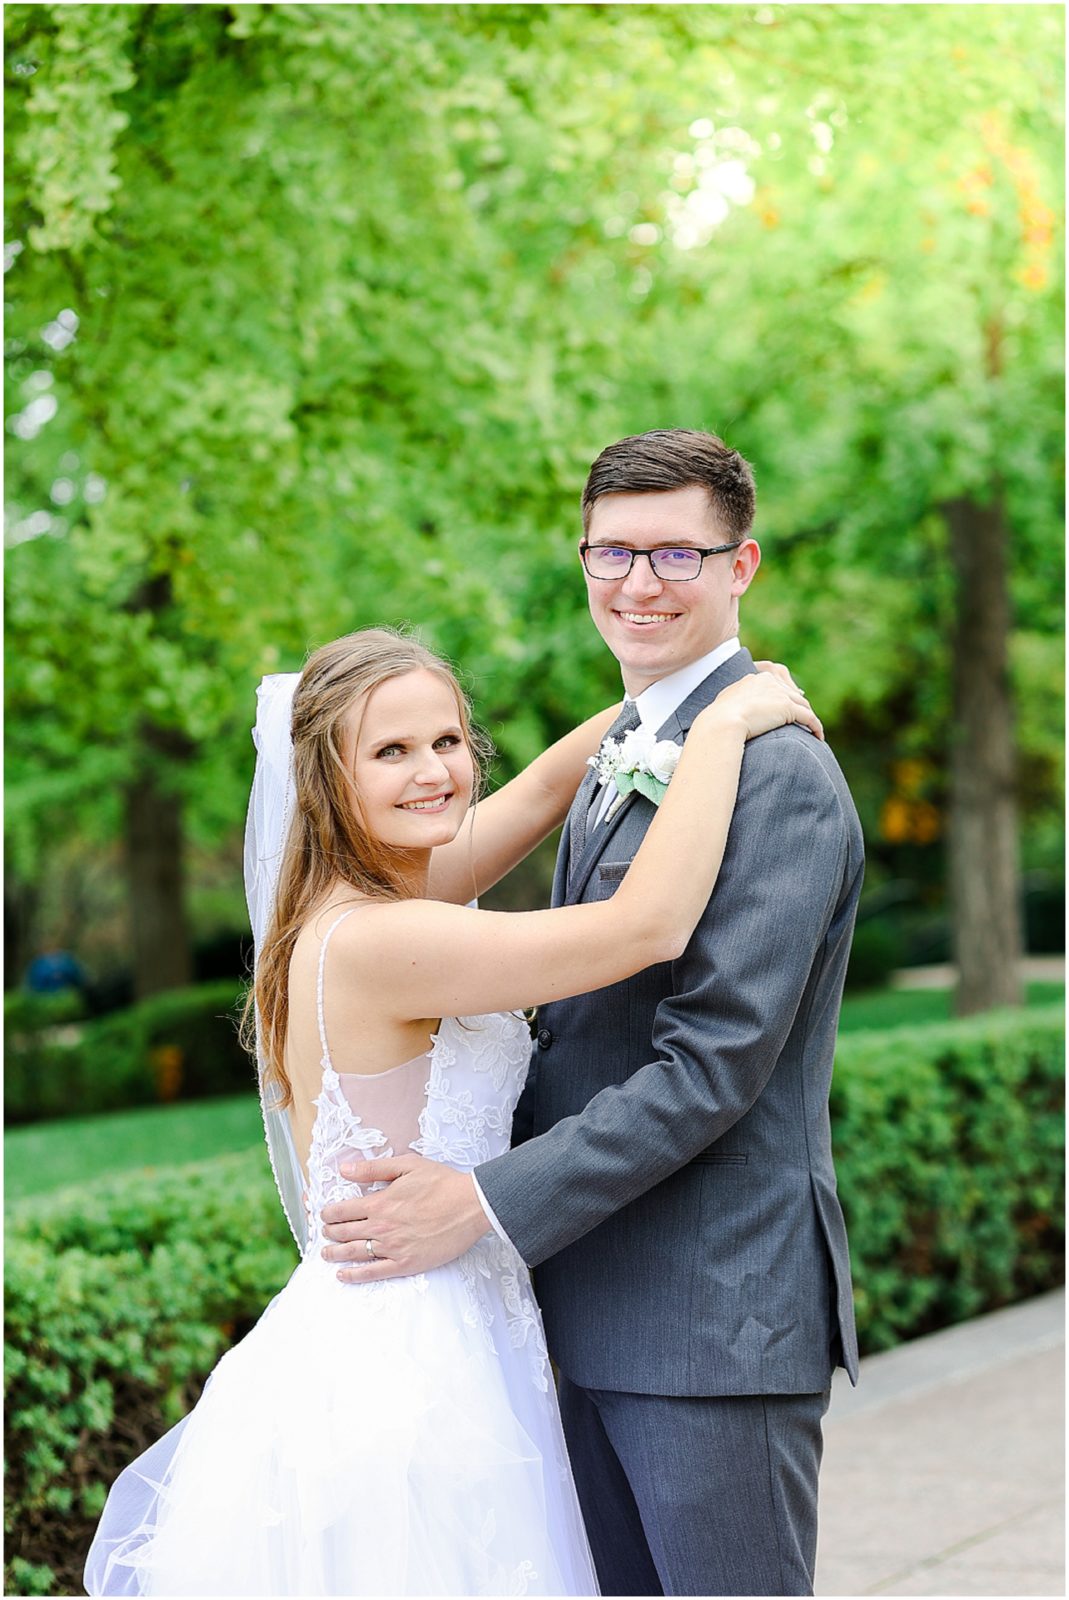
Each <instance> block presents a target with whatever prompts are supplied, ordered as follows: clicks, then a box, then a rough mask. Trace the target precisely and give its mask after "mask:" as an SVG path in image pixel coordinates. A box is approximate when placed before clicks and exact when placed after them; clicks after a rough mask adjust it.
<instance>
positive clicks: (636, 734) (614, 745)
mask: <svg viewBox="0 0 1069 1600" xmlns="http://www.w3.org/2000/svg"><path fill="white" fill-rule="evenodd" d="M682 754H683V752H682V750H681V748H680V746H679V745H678V744H673V742H672V740H671V739H658V738H657V736H656V735H655V734H653V733H651V732H650V730H649V729H648V728H633V729H632V730H631V732H630V733H625V734H624V736H623V738H622V739H606V740H605V742H604V743H603V744H602V746H601V749H600V750H599V751H598V753H597V755H596V756H591V757H590V760H589V762H588V763H587V765H588V766H591V767H593V768H594V770H595V772H596V773H597V775H598V777H599V778H600V779H601V781H602V783H614V784H615V785H616V797H615V799H614V800H613V802H612V805H611V806H610V807H609V809H608V811H607V812H606V813H605V820H606V822H608V820H609V818H610V817H611V816H612V815H613V814H614V812H616V811H617V810H618V809H619V807H620V806H622V805H623V803H624V799H625V797H626V796H627V795H629V794H630V793H631V791H632V790H633V789H637V790H638V792H639V794H640V795H643V796H644V797H645V799H647V800H649V801H650V802H651V803H652V804H653V805H655V806H659V805H660V803H661V801H662V800H663V799H664V794H665V790H666V789H667V788H668V784H669V781H670V780H671V777H672V774H673V772H674V771H675V770H676V767H677V766H678V765H679V758H680V756H681V755H682Z"/></svg>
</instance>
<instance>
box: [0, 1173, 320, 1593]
mask: <svg viewBox="0 0 1069 1600" xmlns="http://www.w3.org/2000/svg"><path fill="white" fill-rule="evenodd" d="M296 1259H297V1255H296V1250H295V1248H294V1245H293V1240H292V1239H291V1238H290V1234H289V1230H288V1228H287V1226H286V1223H285V1220H284V1219H283V1217H282V1213H281V1210H280V1208H279V1205H278V1198H277V1196H276V1194H275V1190H274V1185H273V1183H272V1181H271V1177H270V1174H269V1172H268V1170H267V1161H266V1156H264V1155H262V1154H261V1153H260V1152H259V1151H251V1152H249V1153H247V1154H243V1155H237V1156H219V1157H216V1158H215V1159H214V1160H212V1161H206V1162H202V1163H199V1164H197V1165H194V1166H187V1167H174V1168H170V1169H163V1170H162V1171H161V1172H160V1173H158V1174H156V1175H154V1176H152V1177H146V1176H143V1175H141V1174H138V1175H136V1176H133V1177H125V1178H114V1179H109V1180H105V1181H103V1182H99V1183H95V1184H93V1185H92V1186H90V1187H88V1188H86V1189H83V1190H60V1191H58V1192H57V1193H56V1194H54V1195H52V1196H49V1197H48V1199H47V1201H45V1202H43V1201H41V1200H39V1199H34V1200H30V1201H25V1202H23V1203H22V1204H21V1205H20V1206H18V1207H16V1208H13V1210H12V1212H11V1214H10V1216H9V1225H8V1234H7V1249H6V1251H5V1260H4V1276H5V1289H6V1305H5V1362H4V1367H5V1375H4V1381H5V1396H6V1412H7V1417H6V1424H7V1462H8V1470H7V1476H6V1489H5V1527H6V1529H7V1559H8V1562H9V1564H10V1565H9V1568H8V1572H7V1582H6V1584H5V1592H6V1593H16V1594H48V1593H56V1594H80V1593H81V1592H82V1586H81V1567H82V1563H83V1562H84V1559H85V1550H86V1547H87V1545H88V1541H89V1537H90V1535H91V1533H92V1529H93V1526H94V1525H95V1521H96V1518H97V1516H98V1515H99V1512H100V1509H101V1507H102V1505H103V1503H104V1495H105V1486H106V1485H107V1484H108V1483H109V1482H110V1481H111V1479H112V1478H114V1477H115V1475H116V1473H117V1472H118V1471H119V1469H120V1468H121V1467H122V1466H124V1465H125V1463H126V1462H127V1461H129V1460H130V1459H131V1458H132V1457H133V1456H134V1455H136V1454H137V1453H139V1451H141V1450H143V1449H145V1448H146V1447H147V1446H148V1445H149V1444H150V1443H151V1442H152V1440H153V1439H155V1438H157V1437H158V1436H159V1435H160V1434H161V1433H163V1432H165V1431H166V1429H167V1428H169V1427H170V1426H171V1425H172V1424H173V1423H174V1422H176V1421H177V1420H178V1418H179V1417H181V1416H182V1415H183V1414H184V1413H185V1412H186V1411H187V1410H188V1409H189V1407H190V1405H191V1404H192V1402H193V1401H194V1399H195V1398H196V1396H197V1394H198V1393H199V1391H200V1386H201V1383H202V1382H203V1379H204V1377H205V1375H206V1374H207V1373H208V1371H209V1370H210V1369H211V1367H212V1366H213V1365H214V1363H215V1362H216V1360H217V1359H218V1358H219V1356H220V1355H221V1354H222V1352H223V1350H224V1349H226V1347H227V1346H228V1345H229V1344H230V1343H231V1341H232V1340H233V1339H234V1338H236V1337H239V1336H240V1334H241V1333H243V1332H244V1331H245V1329H246V1328H247V1327H248V1326H249V1325H250V1324H251V1323H252V1321H254V1320H255V1318H256V1317H257V1316H258V1315H259V1314H260V1312H261V1311H262V1309H263V1307H264V1305H265V1304H266V1303H267V1301H268V1300H269V1299H270V1298H271V1296H272V1295H273V1294H274V1293H275V1292H276V1291H277V1290H278V1289H279V1288H280V1287H281V1285H282V1284H283V1283H284V1282H285V1281H286V1278H287V1277H288V1276H289V1273H290V1272H291V1271H292V1269H293V1267H294V1265H295V1264H296Z"/></svg>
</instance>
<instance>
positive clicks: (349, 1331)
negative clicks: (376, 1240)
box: [85, 1240, 597, 1595]
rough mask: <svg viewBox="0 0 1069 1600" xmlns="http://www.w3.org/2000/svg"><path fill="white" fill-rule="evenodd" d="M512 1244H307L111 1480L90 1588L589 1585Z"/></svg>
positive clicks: (548, 1388) (242, 1590)
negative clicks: (368, 1272)
mask: <svg viewBox="0 0 1069 1600" xmlns="http://www.w3.org/2000/svg"><path fill="white" fill-rule="evenodd" d="M503 1249H504V1247H503V1246H502V1245H501V1243H500V1241H497V1240H485V1241H480V1244H478V1245H476V1246H475V1247H474V1249H473V1250H471V1251H469V1252H468V1253H467V1255H466V1256H464V1257H462V1258H461V1259H460V1261H459V1262H453V1263H451V1264H450V1265H449V1266H446V1267H441V1268H439V1269H437V1270H436V1271H434V1272H430V1273H427V1274H425V1275H424V1276H422V1277H420V1278H413V1279H397V1280H391V1281H388V1282H384V1283H379V1284H359V1285H345V1284H341V1283H339V1282H338V1280H337V1278H336V1277H335V1270H336V1269H334V1268H333V1267H331V1266H330V1265H329V1264H328V1263H326V1262H323V1261H322V1260H320V1259H319V1258H318V1257H317V1258H315V1259H313V1258H311V1257H309V1258H306V1260H305V1261H303V1262H302V1263H301V1265H300V1266H299V1267H298V1268H297V1269H296V1271H295V1272H294V1274H293V1277H292V1278H291V1279H290V1281H289V1283H288V1284H287V1286H286V1288H285V1289H284V1290H283V1291H282V1293H281V1294H280V1295H279V1296H278V1297H277V1298H276V1299H275V1300H273V1301H272V1302H271V1304H270V1305H269V1306H268V1308H267V1310H266V1311H265V1312H264V1314H263V1316H262V1317H261V1318H260V1321H259V1322H258V1323H257V1325H256V1327H255V1328H254V1329H253V1330H252V1332H251V1333H250V1334H249V1335H248V1336H247V1337H246V1338H245V1339H243V1340H242V1341H241V1343H240V1344H238V1345H236V1346H235V1347H234V1348H233V1349H232V1350H230V1351H228V1352H227V1354H226V1355H224V1356H223V1358H222V1360H221V1361H220V1362H219V1363H218V1365H217V1366H216V1368H215V1370H214V1372H213V1373H212V1375H211V1377H210V1378H209V1380H208V1383H207V1385H206V1387H205V1390H204V1393H203V1395H202V1396H201V1399H200V1401H199V1402H198V1404H197V1405H196V1407H195V1408H194V1409H193V1411H192V1412H191V1413H190V1415H189V1416H188V1417H186V1418H185V1419H184V1420H183V1421H182V1422H181V1423H179V1424H178V1426H177V1427H176V1428H173V1429H172V1430H171V1431H170V1433H168V1434H166V1435H164V1437H163V1438H162V1439H159V1440H158V1441H157V1442H156V1444H155V1445H154V1446H153V1447H152V1448H151V1449H150V1450H148V1451H146V1452H145V1454H144V1455H142V1456H141V1457H139V1458H138V1460H137V1461H135V1462H134V1463H133V1464H132V1465H131V1466H129V1467H127V1468H126V1469H125V1471H124V1472H123V1473H122V1474H121V1475H120V1476H119V1478H118V1479H117V1480H116V1482H115V1484H114V1485H113V1487H112V1490H111V1493H110V1495H109V1497H108V1502H107V1505H106V1507H105V1510H104V1514H103V1516H102V1518H101V1521H100V1525H99V1527H98V1529H97V1533H96V1536H95V1538H94V1541H93V1545H92V1548H91V1550H90V1553H89V1559H88V1562H87V1566H86V1575H85V1580H86V1589H87V1592H88V1593H89V1594H112V1595H115V1594H154V1595H203V1594H212V1595H358V1594H376V1595H412V1594H424V1595H481V1594H496V1595H501V1594H545V1595H589V1594H596V1593H597V1585H596V1580H595V1576H594V1569H593V1564H592V1561H591V1558H590V1552H589V1547H588V1545H587V1541H586V1536H585V1533H584V1531H583V1525H582V1520H581V1517H580V1513H579V1506H578V1501H577V1499H576V1495H575V1487H574V1484H573V1482H572V1478H571V1474H570V1471H569V1468H568V1464H567V1457H566V1455H565V1450H564V1440H563V1435H562V1433H561V1427H560V1418H559V1414H558V1411H557V1405H556V1397H555V1394H554V1392H553V1387H552V1382H546V1378H545V1362H544V1345H541V1342H540V1341H541V1326H540V1323H538V1324H535V1325H532V1321H531V1310H530V1307H531V1304H532V1303H531V1302H530V1300H529V1297H528V1295H527V1294H526V1293H524V1294H523V1295H522V1296H519V1297H518V1296H517V1292H516V1284H515V1279H514V1278H513V1279H510V1277H509V1275H508V1274H504V1275H502V1273H501V1271H500V1262H501V1251H502V1250H503ZM515 1261H516V1263H517V1265H519V1267H520V1270H521V1271H522V1264H520V1263H519V1260H518V1257H517V1258H515ZM524 1287H525V1288H526V1286H524ZM521 1301H522V1304H520V1302H521ZM517 1312H521V1313H522V1314H520V1315H518V1314H517ZM534 1316H535V1318H537V1312H535V1313H534ZM540 1350H541V1352H542V1355H541V1357H540V1354H539V1352H540Z"/></svg>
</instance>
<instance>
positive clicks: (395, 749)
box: [375, 744, 404, 761]
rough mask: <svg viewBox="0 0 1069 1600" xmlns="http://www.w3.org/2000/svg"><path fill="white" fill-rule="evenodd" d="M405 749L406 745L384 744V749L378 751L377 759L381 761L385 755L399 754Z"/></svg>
mask: <svg viewBox="0 0 1069 1600" xmlns="http://www.w3.org/2000/svg"><path fill="white" fill-rule="evenodd" d="M403 749H404V746H403V745H400V744H384V745H383V747H382V749H381V750H379V751H377V752H376V755H375V760H376V761H379V760H381V758H382V757H383V756H399V755H400V754H401V752H402V750H403Z"/></svg>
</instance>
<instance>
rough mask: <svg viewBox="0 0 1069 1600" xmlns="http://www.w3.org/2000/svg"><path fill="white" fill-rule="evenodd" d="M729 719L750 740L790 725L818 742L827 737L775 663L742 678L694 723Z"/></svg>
mask: <svg viewBox="0 0 1069 1600" xmlns="http://www.w3.org/2000/svg"><path fill="white" fill-rule="evenodd" d="M781 674H782V676H781ZM725 719H730V720H735V721H737V722H739V723H740V724H741V726H742V729H743V733H744V735H745V737H746V738H747V739H756V738H757V736H758V735H759V734H762V733H770V732H771V731H772V729H773V728H782V727H783V726H784V724H785V723H788V722H796V723H797V724H798V726H799V727H800V728H806V729H807V730H808V731H809V732H810V733H811V734H813V735H814V736H815V737H816V738H817V739H823V737H824V728H823V726H822V724H821V721H820V718H819V717H818V716H817V714H816V712H815V711H814V710H813V708H812V706H811V705H810V704H809V701H808V700H807V699H806V697H805V695H804V694H803V693H802V691H801V689H799V687H798V685H797V684H796V683H795V681H794V679H793V678H792V677H791V675H790V673H789V672H788V671H787V669H786V667H782V668H779V669H778V670H777V669H776V668H775V667H774V666H773V664H772V663H771V662H770V663H769V670H768V671H766V672H758V673H756V674H754V675H753V676H751V677H747V678H742V679H740V680H739V682H738V683H733V684H730V685H729V686H728V688H726V689H722V690H721V692H720V693H719V694H718V695H717V697H716V699H715V700H714V701H713V703H712V705H711V706H706V708H705V710H704V711H702V712H700V713H699V715H698V716H697V717H696V718H695V719H694V726H695V727H697V726H698V725H699V724H700V723H702V722H706V721H708V722H709V723H717V722H722V721H724V720H725Z"/></svg>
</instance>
